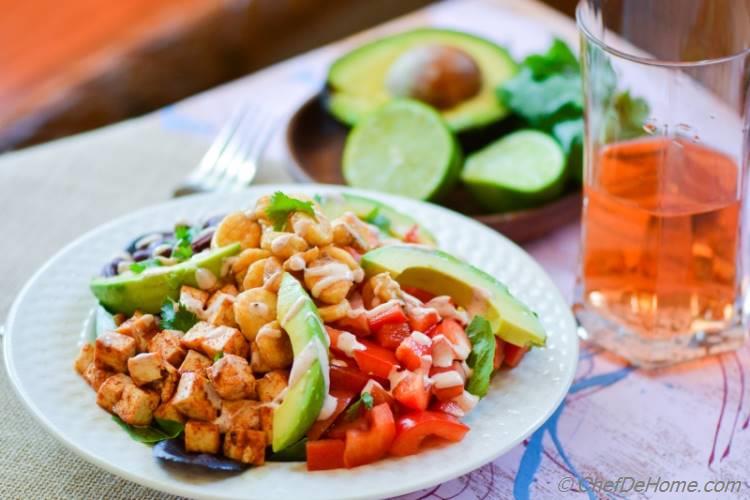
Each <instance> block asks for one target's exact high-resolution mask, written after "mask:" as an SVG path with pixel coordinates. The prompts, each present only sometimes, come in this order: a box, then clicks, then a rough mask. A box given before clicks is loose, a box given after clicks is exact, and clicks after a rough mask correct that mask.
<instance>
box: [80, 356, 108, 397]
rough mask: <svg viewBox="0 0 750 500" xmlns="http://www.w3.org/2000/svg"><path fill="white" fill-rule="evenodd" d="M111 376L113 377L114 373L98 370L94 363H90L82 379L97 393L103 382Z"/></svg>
mask: <svg viewBox="0 0 750 500" xmlns="http://www.w3.org/2000/svg"><path fill="white" fill-rule="evenodd" d="M112 375H114V372H112V371H110V370H105V369H103V368H99V367H98V366H96V363H90V364H89V366H88V368H86V371H85V372H84V373H83V378H85V379H86V382H88V383H89V385H90V386H91V387H93V388H94V390H95V391H98V390H99V387H101V385H102V384H103V383H104V381H105V380H107V379H108V378H109V377H111V376H112Z"/></svg>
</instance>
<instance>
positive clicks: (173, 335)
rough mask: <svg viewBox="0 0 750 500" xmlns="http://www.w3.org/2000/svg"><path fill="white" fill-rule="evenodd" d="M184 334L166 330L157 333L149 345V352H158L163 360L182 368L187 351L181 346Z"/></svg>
mask: <svg viewBox="0 0 750 500" xmlns="http://www.w3.org/2000/svg"><path fill="white" fill-rule="evenodd" d="M181 338H182V332H178V331H176V330H164V331H163V332H159V333H157V334H156V335H155V336H154V338H152V339H151V341H150V342H149V343H148V351H149V352H158V353H159V354H161V358H162V359H163V360H164V361H166V362H167V363H169V364H170V365H172V366H180V363H182V361H183V360H184V359H185V349H183V348H182V345H181V344H180V339H181Z"/></svg>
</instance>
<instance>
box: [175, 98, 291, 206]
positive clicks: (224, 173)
mask: <svg viewBox="0 0 750 500" xmlns="http://www.w3.org/2000/svg"><path fill="white" fill-rule="evenodd" d="M276 124H277V119H276V116H274V114H273V113H271V112H269V111H268V110H267V109H265V108H263V107H261V106H259V105H257V104H252V103H248V104H244V105H242V106H240V107H239V108H237V110H235V112H234V113H232V116H231V118H230V119H229V121H228V122H227V123H226V125H224V126H223V127H222V129H221V130H220V131H219V135H218V136H216V139H214V142H213V143H212V144H211V147H209V148H208V151H207V152H206V154H205V155H204V156H203V158H202V159H201V162H200V163H199V164H198V167H197V168H196V169H195V170H193V171H192V172H191V173H190V175H189V176H188V177H187V179H185V181H184V182H183V183H182V184H181V185H180V186H179V187H178V188H177V189H175V191H174V196H185V195H188V194H193V193H202V192H206V191H237V190H239V189H242V188H244V187H247V186H248V185H249V184H250V183H251V182H252V181H253V179H254V178H255V174H256V173H257V172H258V164H259V162H260V159H261V156H262V154H263V151H264V149H265V147H266V145H267V144H268V141H269V139H270V138H271V134H273V132H274V130H275V128H276Z"/></svg>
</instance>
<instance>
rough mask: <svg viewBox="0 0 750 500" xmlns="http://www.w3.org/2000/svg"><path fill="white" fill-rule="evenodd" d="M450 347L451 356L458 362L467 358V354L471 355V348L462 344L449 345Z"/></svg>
mask: <svg viewBox="0 0 750 500" xmlns="http://www.w3.org/2000/svg"><path fill="white" fill-rule="evenodd" d="M451 346H452V347H453V354H454V355H455V356H456V359H458V360H460V361H463V360H464V359H466V358H468V357H469V354H471V348H470V347H467V346H466V345H464V344H451Z"/></svg>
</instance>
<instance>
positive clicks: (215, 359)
mask: <svg viewBox="0 0 750 500" xmlns="http://www.w3.org/2000/svg"><path fill="white" fill-rule="evenodd" d="M223 357H224V351H219V352H217V353H216V354H214V363H216V362H217V361H219V360H220V359H221V358H223Z"/></svg>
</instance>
